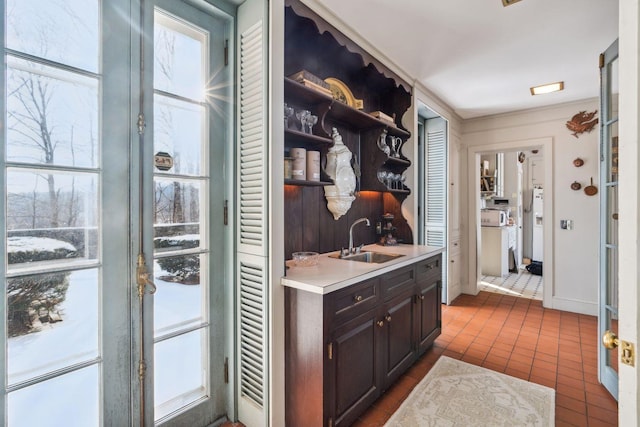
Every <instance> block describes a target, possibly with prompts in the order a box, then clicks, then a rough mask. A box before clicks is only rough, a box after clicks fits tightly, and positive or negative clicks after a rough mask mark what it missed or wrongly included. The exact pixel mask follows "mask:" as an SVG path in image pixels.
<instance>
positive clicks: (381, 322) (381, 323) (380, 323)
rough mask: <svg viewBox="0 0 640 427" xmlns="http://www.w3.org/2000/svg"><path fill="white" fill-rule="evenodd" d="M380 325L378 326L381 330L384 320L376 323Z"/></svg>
mask: <svg viewBox="0 0 640 427" xmlns="http://www.w3.org/2000/svg"><path fill="white" fill-rule="evenodd" d="M376 323H377V324H378V326H380V327H381V328H382V327H383V326H384V320H378V321H377V322H376Z"/></svg>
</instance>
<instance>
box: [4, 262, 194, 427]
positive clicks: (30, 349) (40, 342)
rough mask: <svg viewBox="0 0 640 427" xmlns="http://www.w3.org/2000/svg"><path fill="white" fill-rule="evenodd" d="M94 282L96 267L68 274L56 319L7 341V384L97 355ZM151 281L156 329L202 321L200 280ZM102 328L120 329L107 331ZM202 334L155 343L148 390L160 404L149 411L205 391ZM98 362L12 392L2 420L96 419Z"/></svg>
mask: <svg viewBox="0 0 640 427" xmlns="http://www.w3.org/2000/svg"><path fill="white" fill-rule="evenodd" d="M156 268H157V265H156ZM164 274H166V272H163V271H160V270H156V271H155V276H162V275H164ZM98 283H99V282H98V270H96V269H92V270H80V271H76V272H73V273H71V276H70V278H69V289H68V290H67V297H66V300H65V301H64V302H63V303H62V304H61V313H62V317H63V321H62V322H57V323H54V324H44V327H43V329H42V330H41V331H40V332H36V333H31V334H27V335H23V336H19V337H14V338H10V339H9V340H8V352H9V357H8V372H9V377H8V382H9V386H11V385H13V384H16V383H19V382H22V381H25V380H28V379H31V378H34V377H37V376H39V375H42V374H45V373H49V372H53V371H55V370H57V369H60V368H62V367H65V366H69V365H73V364H75V363H80V362H86V361H91V360H97V358H98V357H99V326H98V325H99V312H100V309H101V308H100V306H99V301H100V296H99V286H98ZM155 283H156V286H157V287H158V291H157V292H156V294H155V296H154V303H155V307H154V317H155V320H156V325H155V329H156V331H162V332H163V333H166V332H169V331H175V330H176V329H178V327H179V328H182V327H184V326H185V325H193V324H199V323H200V322H201V321H202V320H203V319H202V317H203V316H204V315H203V313H204V312H205V311H204V310H205V309H204V299H203V297H202V295H201V294H202V287H201V286H199V285H182V284H179V283H171V282H166V281H163V280H159V279H157V278H156V279H155ZM111 308H113V307H111ZM115 308H116V309H120V310H126V309H127V307H115ZM105 333H119V331H108V330H107V331H105ZM203 336H204V334H203V333H202V332H200V331H195V332H191V333H188V334H185V335H183V336H180V337H177V338H174V339H171V340H167V341H164V342H161V343H159V344H158V345H156V348H155V369H156V375H155V384H156V387H155V395H156V396H155V397H156V402H157V403H158V404H163V403H164V405H162V408H163V409H162V410H160V411H159V412H160V414H156V416H161V415H163V414H165V413H169V412H171V411H172V410H173V409H175V407H176V405H180V404H184V403H187V401H186V400H185V397H186V396H190V398H189V399H193V396H194V392H196V394H199V395H202V393H203V392H204V388H203V387H204V381H205V378H207V375H206V369H207V363H206V356H203V355H204V354H205V352H202V351H201V343H202V340H203V339H204V338H203ZM123 357H126V355H123ZM101 369H102V366H101V365H100V364H95V365H92V366H89V367H87V368H83V369H80V370H79V371H76V372H74V373H71V374H66V375H62V376H59V377H56V378H54V379H51V380H48V381H45V382H43V383H40V384H38V385H35V386H30V387H26V388H24V389H20V390H17V391H14V392H11V393H10V394H9V399H8V414H9V425H11V426H12V427H16V426H18V427H21V426H25V427H26V426H28V427H32V426H35V425H53V424H52V420H65V424H64V425H65V427H72V426H78V427H89V426H94V425H95V426H97V425H98V424H99V423H98V420H99V418H100V417H99V415H98V414H99V412H100V411H99V396H100V395H101V392H100V390H99V384H100V382H99V378H100V375H104V374H106V375H108V372H101ZM134 380H135V379H134ZM180 396H182V397H180ZM173 399H175V400H174V401H172V400H173ZM34 402H37V403H35V404H34ZM34 408H36V409H35V410H34ZM105 421H107V420H105Z"/></svg>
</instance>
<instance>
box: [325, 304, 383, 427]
mask: <svg viewBox="0 0 640 427" xmlns="http://www.w3.org/2000/svg"><path fill="white" fill-rule="evenodd" d="M379 317H380V316H379V315H378V314H377V313H376V310H370V311H368V312H366V313H364V314H362V315H360V316H358V317H356V318H354V319H353V320H350V321H348V322H346V323H344V324H343V325H342V326H340V327H338V328H337V329H335V330H334V332H333V333H332V334H331V340H330V342H331V343H332V354H331V355H330V360H329V364H330V369H329V372H330V380H329V384H328V388H329V390H328V394H327V396H328V400H329V402H330V403H329V416H330V417H331V418H333V423H334V425H336V426H341V425H350V424H351V423H352V422H353V421H355V419H356V417H357V415H358V414H360V413H361V412H362V411H363V410H364V409H365V408H367V407H368V406H369V405H371V404H372V403H373V402H374V401H375V400H376V398H377V397H378V396H379V394H380V378H379V369H378V363H379V362H378V358H379V353H380V350H379V348H380V337H381V335H382V334H381V330H382V327H381V326H380V325H379V324H378V322H381V321H380V320H379Z"/></svg>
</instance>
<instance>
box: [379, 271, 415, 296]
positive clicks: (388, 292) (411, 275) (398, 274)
mask: <svg viewBox="0 0 640 427" xmlns="http://www.w3.org/2000/svg"><path fill="white" fill-rule="evenodd" d="M415 283H416V271H415V268H414V266H413V265H410V266H409V267H403V268H400V269H398V270H395V271H391V272H389V273H386V274H384V275H382V276H380V288H381V294H382V298H383V299H385V300H387V299H389V298H391V297H394V296H396V295H398V294H399V293H401V292H403V291H405V290H407V289H410V288H411V287H413V285H415Z"/></svg>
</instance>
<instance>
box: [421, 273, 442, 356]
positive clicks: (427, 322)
mask: <svg viewBox="0 0 640 427" xmlns="http://www.w3.org/2000/svg"><path fill="white" fill-rule="evenodd" d="M441 287H442V281H440V280H437V281H433V282H432V283H431V284H429V285H425V286H421V287H420V293H419V294H418V315H417V318H418V322H419V324H418V337H419V338H418V353H419V354H421V353H423V352H424V351H425V350H426V349H428V348H429V347H430V346H431V344H433V341H434V340H435V339H436V337H437V336H438V335H440V331H441V328H442V322H441V317H440V316H441V310H442V307H441V306H440V304H441V302H440V300H441V296H440V292H441Z"/></svg>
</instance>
